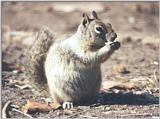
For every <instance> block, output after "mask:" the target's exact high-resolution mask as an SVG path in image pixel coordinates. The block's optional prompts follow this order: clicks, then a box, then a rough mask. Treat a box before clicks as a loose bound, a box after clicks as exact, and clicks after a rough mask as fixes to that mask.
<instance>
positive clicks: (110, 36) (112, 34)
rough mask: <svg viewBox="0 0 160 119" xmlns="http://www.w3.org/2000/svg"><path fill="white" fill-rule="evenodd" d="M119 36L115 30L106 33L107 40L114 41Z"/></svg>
mask: <svg viewBox="0 0 160 119" xmlns="http://www.w3.org/2000/svg"><path fill="white" fill-rule="evenodd" d="M116 38H117V34H116V33H115V32H111V33H109V34H106V39H107V41H111V42H113V41H114V40H115V39H116Z"/></svg>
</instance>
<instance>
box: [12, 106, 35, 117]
mask: <svg viewBox="0 0 160 119" xmlns="http://www.w3.org/2000/svg"><path fill="white" fill-rule="evenodd" d="M12 111H16V112H19V113H21V114H23V115H25V116H27V117H29V118H33V117H32V116H31V115H29V114H26V113H24V112H22V111H20V110H18V109H15V108H12Z"/></svg>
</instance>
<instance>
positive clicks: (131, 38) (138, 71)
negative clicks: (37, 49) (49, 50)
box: [2, 2, 160, 117]
mask: <svg viewBox="0 0 160 119" xmlns="http://www.w3.org/2000/svg"><path fill="white" fill-rule="evenodd" d="M92 10H95V11H96V12H97V13H98V16H99V18H100V19H101V20H102V21H103V22H105V23H108V22H109V23H111V24H112V26H113V29H114V30H115V31H116V33H117V35H118V37H117V40H118V41H120V42H121V48H120V49H119V50H118V51H116V52H115V53H114V54H113V55H112V57H111V58H110V59H109V60H108V61H107V62H105V63H103V64H102V74H103V82H105V81H110V82H106V83H104V87H105V88H107V86H109V87H113V86H114V85H115V84H117V82H118V84H121V83H123V82H124V81H125V82H127V85H126V86H128V88H127V87H123V88H124V89H123V90H122V89H116V90H114V91H116V92H118V91H120V92H121V93H122V94H124V95H120V96H119V95H118V94H119V93H118V94H117V93H116V94H115V93H114V91H113V90H111V91H113V93H111V95H110V96H111V98H107V99H106V100H107V101H108V102H107V104H109V105H108V107H109V109H108V107H107V109H108V110H106V108H105V106H107V105H102V106H99V107H98V109H97V108H94V107H93V108H90V112H88V111H85V112H83V111H82V110H85V109H87V108H88V107H81V108H80V109H77V108H75V109H74V110H71V111H70V112H67V110H64V111H62V112H58V111H55V112H51V113H47V114H43V113H35V114H33V116H35V117H55V116H69V115H72V113H75V114H76V113H77V116H80V115H81V114H83V115H89V116H90V117H92V116H96V117H109V116H111V117H155V116H158V115H159V105H158V104H157V103H158V102H159V101H158V96H159V75H158V71H159V70H158V68H159V40H160V39H159V2H2V104H4V103H5V102H6V100H12V101H13V103H14V104H17V105H20V106H21V105H23V104H24V103H25V102H26V101H27V100H28V99H29V98H32V99H34V100H40V99H41V98H42V97H38V96H36V95H34V94H32V92H31V91H30V89H25V88H24V89H23V88H22V87H21V86H22V82H21V81H23V80H24V78H23V75H24V72H25V68H24V67H23V65H24V63H26V62H25V60H24V59H25V57H26V51H27V49H28V48H29V47H30V46H31V45H32V43H33V41H34V37H35V34H36V32H37V31H38V30H39V29H40V28H41V27H42V26H48V27H49V28H50V29H51V31H52V32H53V34H54V35H55V37H60V36H61V35H64V34H73V33H74V32H76V30H77V27H78V25H79V24H80V21H81V19H82V13H83V12H86V13H88V14H90V13H91V11H92ZM129 87H131V88H129ZM133 87H139V88H138V89H135V88H133ZM113 89H114V88H113ZM117 90H118V91H117ZM137 91H139V92H137ZM10 92H12V94H11V93H10ZM112 94H113V95H112ZM130 94H132V96H131V97H130ZM140 94H142V97H141V98H140V97H136V96H137V95H138V96H139V95H140ZM116 96H118V97H116ZM140 96H141V95H140ZM107 97H108V96H107ZM126 101H128V102H127V104H128V103H129V104H130V105H126ZM119 103H120V104H122V105H118V104H119ZM113 104H114V105H113ZM134 104H136V105H134ZM141 104H143V105H141ZM149 104H150V105H149ZM140 105H141V106H140ZM126 108H127V109H126ZM76 109H77V110H76ZM79 111H82V112H80V113H79ZM12 114H13V115H12V117H19V116H20V114H19V113H16V114H15V113H12ZM66 114H68V115H66Z"/></svg>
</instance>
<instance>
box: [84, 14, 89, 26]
mask: <svg viewBox="0 0 160 119" xmlns="http://www.w3.org/2000/svg"><path fill="white" fill-rule="evenodd" d="M89 22H90V18H89V17H88V15H87V14H86V13H83V19H82V24H83V26H86V25H87V24H88V23H89Z"/></svg>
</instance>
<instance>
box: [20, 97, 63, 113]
mask: <svg viewBox="0 0 160 119" xmlns="http://www.w3.org/2000/svg"><path fill="white" fill-rule="evenodd" d="M60 106H61V105H60V104H58V103H52V104H44V103H38V102H34V101H30V100H28V101H27V104H25V106H23V107H22V111H23V112H24V113H28V112H30V111H40V112H48V111H50V110H53V109H58V108H59V107H60Z"/></svg>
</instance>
